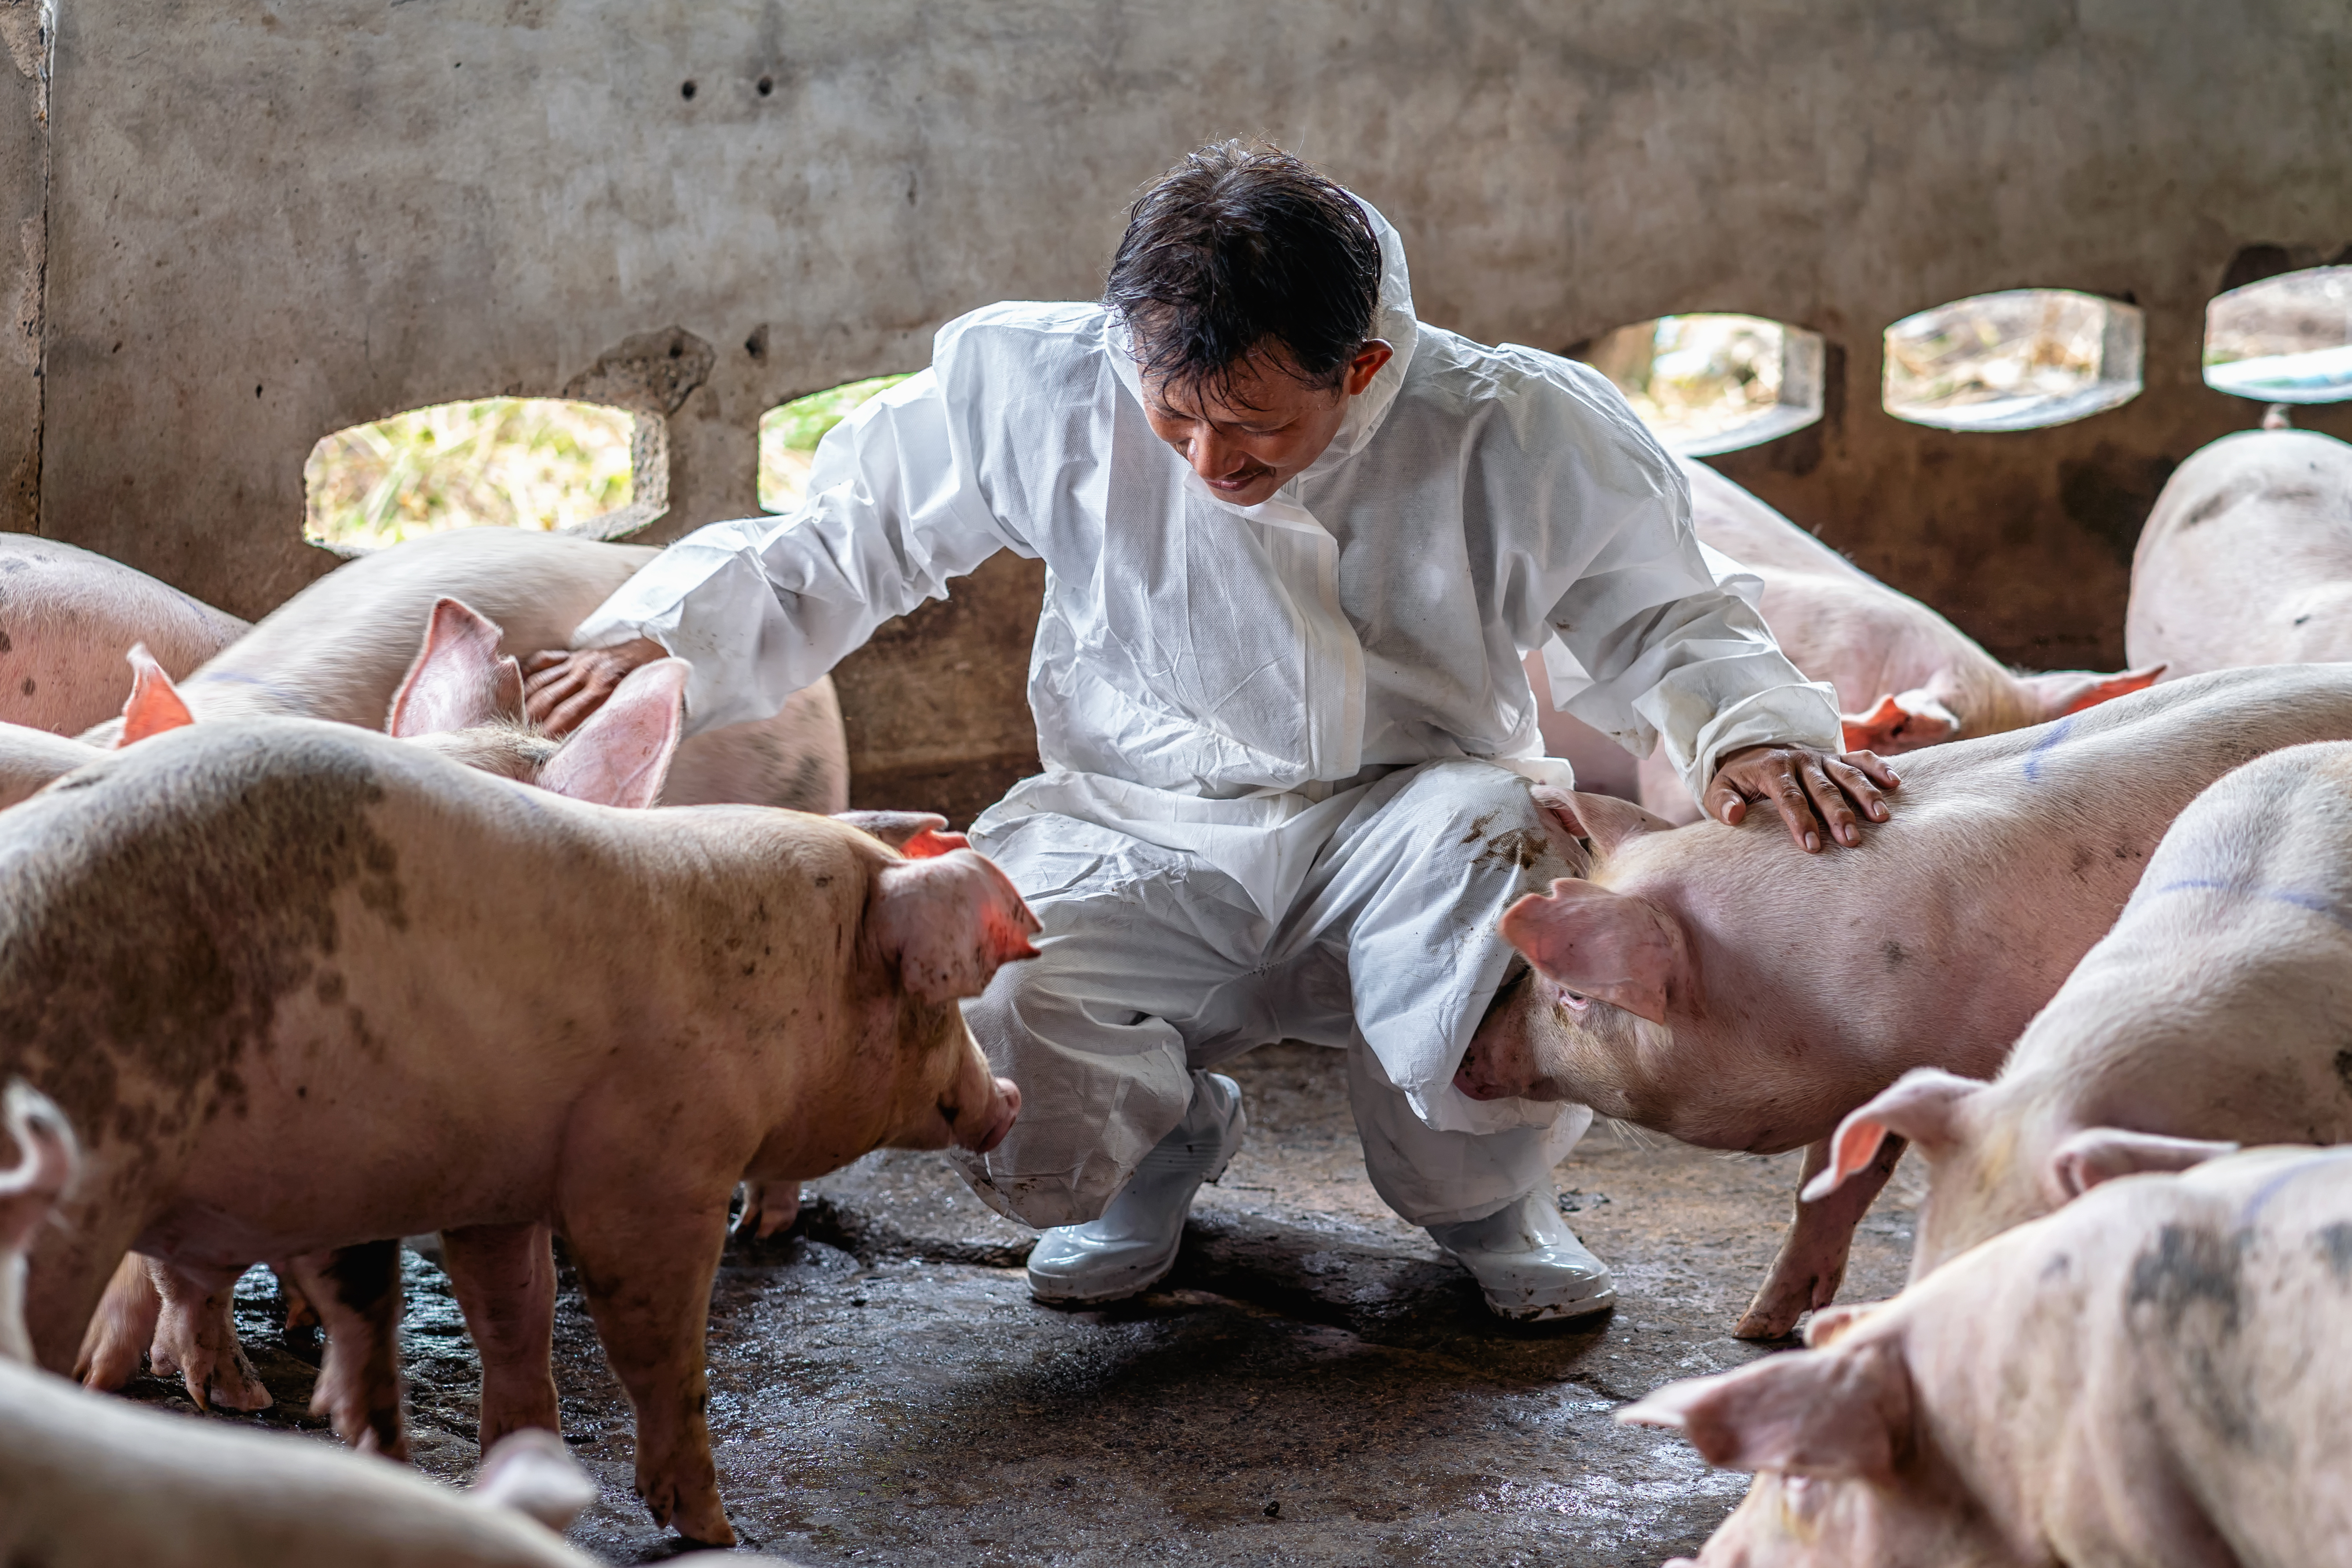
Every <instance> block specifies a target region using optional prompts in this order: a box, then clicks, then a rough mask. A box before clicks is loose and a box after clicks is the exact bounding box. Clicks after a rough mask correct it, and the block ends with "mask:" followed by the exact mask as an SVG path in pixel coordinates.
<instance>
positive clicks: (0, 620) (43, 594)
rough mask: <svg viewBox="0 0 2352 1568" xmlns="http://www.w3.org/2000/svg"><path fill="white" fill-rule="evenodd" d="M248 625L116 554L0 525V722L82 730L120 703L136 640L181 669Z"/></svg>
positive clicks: (179, 672) (127, 689)
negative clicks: (6, 530) (110, 556)
mask: <svg viewBox="0 0 2352 1568" xmlns="http://www.w3.org/2000/svg"><path fill="white" fill-rule="evenodd" d="M246 630H247V626H246V623H245V622H243V621H241V620H238V619H237V618H236V616H232V615H228V614H226V613H225V612H223V611H220V610H215V609H214V608H213V607H212V606H211V605H207V604H205V603H204V602H202V601H201V600H198V599H194V598H191V597H189V596H188V595H185V594H183V593H181V592H180V591H179V590H178V589H177V588H174V587H173V586H171V585H170V584H167V583H163V582H161V581H159V580H157V579H156V578H153V577H150V576H148V575H147V574H145V573H144V572H139V571H135V570H133V569H132V568H131V567H129V566H125V565H123V564H122V563H121V562H119V561H112V560H110V559H108V558H107V557H106V556H103V555H98V554H94V553H92V552H89V551H87V550H78V549H76V548H75V547H74V546H72V545H70V544H60V543H58V542H57V541H55V540H50V539H37V538H33V537H30V536H28V535H25V534H16V533H10V534H0V721H6V722H9V723H12V724H24V725H27V726H29V727H31V728H33V729H37V730H48V731H53V732H55V733H58V734H60V735H77V734H79V733H80V732H81V731H84V730H87V729H89V727H90V726H91V725H93V724H98V723H101V722H103V721H106V720H107V719H109V718H110V717H112V716H113V715H114V714H116V713H118V712H120V711H121V708H122V703H123V700H124V699H125V698H127V697H128V696H130V694H131V667H130V665H129V664H128V663H126V662H125V661H124V656H125V655H126V654H128V653H129V652H130V651H131V645H132V644H133V643H140V642H143V643H145V644H146V645H147V650H148V651H149V652H150V653H152V654H153V655H154V656H155V660H156V662H157V663H159V664H161V665H162V666H163V668H164V670H165V672H166V673H168V674H170V675H172V676H173V677H175V678H176V677H179V676H184V675H186V674H187V673H188V672H189V671H190V670H192V669H194V668H196V667H197V666H199V665H201V664H203V663H204V662H205V660H206V659H208V658H212V657H213V656H214V655H215V654H217V653H218V652H220V650H221V649H223V648H224V647H227V646H228V645H229V644H230V643H232V642H234V641H236V638H237V637H241V636H243V635H244V633H245V632H246Z"/></svg>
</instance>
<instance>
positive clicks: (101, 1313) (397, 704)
mask: <svg viewBox="0 0 2352 1568" xmlns="http://www.w3.org/2000/svg"><path fill="white" fill-rule="evenodd" d="M500 639H501V634H500V632H499V627H498V626H496V625H494V624H492V623H491V622H490V621H488V620H487V619H485V618H484V617H483V616H479V615H477V614H476V613H475V612H474V611H473V610H472V609H471V608H470V607H469V606H467V605H463V604H460V603H459V602H457V600H455V599H443V600H441V601H439V602H438V603H437V604H436V605H434V606H433V610H432V614H431V616H429V617H428V619H427V622H426V626H425V643H424V647H422V648H421V649H419V650H418V652H417V654H416V657H415V662H414V663H413V664H412V665H411V666H410V668H409V671H408V674H407V676H406V678H405V679H404V680H403V681H402V683H401V686H400V689H399V690H398V691H397V692H395V693H394V696H393V700H392V703H391V711H390V713H389V714H388V715H387V716H386V720H385V722H386V726H387V728H388V729H389V730H390V731H391V732H392V733H393V734H394V735H395V736H397V737H399V738H401V739H404V740H407V741H410V742H414V743H415V744H416V745H418V746H421V747H424V748H425V749H426V750H429V751H434V752H439V753H440V754H442V755H444V756H446V757H448V758H450V759H451V760H452V761H455V762H459V763H464V764H466V765H467V767H471V768H476V769H478V770H480V771H482V772H485V773H495V774H497V775H499V776H500V777H503V778H510V779H515V780H517V781H519V782H521V783H525V784H536V785H538V786H540V787H541V788H542V789H547V790H551V791H553V792H554V793H556V794H558V795H569V796H571V797H572V798H573V799H575V800H587V801H593V802H595V803H597V804H599V805H616V806H626V807H643V806H648V805H652V804H653V803H654V801H655V800H656V798H657V797H658V796H659V795H660V794H661V790H662V785H663V781H664V778H665V776H666V774H667V768H668V765H669V761H670V758H671V756H672V754H673V753H674V752H676V750H677V743H678V733H679V730H680V728H681V726H682V723H683V710H682V708H681V703H682V701H683V700H684V693H685V689H686V677H687V667H686V665H685V663H684V661H682V660H679V659H659V660H656V661H655V662H653V663H651V664H647V665H646V666H644V667H642V668H639V669H636V670H634V671H632V672H631V673H630V675H629V678H628V679H626V680H625V681H623V682H622V684H621V687H620V689H618V690H616V691H615V692H614V695H613V700H612V701H610V702H609V703H607V704H606V710H599V711H598V712H597V713H596V714H595V715H594V716H593V717H592V718H591V720H590V721H588V722H587V723H585V724H583V725H582V726H581V727H580V729H579V730H578V731H574V732H573V733H572V735H571V736H569V737H567V738H566V739H565V740H564V741H562V742H560V743H559V742H554V741H551V740H549V739H547V738H546V737H544V736H541V735H539V734H537V733H534V732H533V731H531V730H530V728H529V727H528V726H526V725H525V724H523V723H522V722H521V721H520V719H519V718H518V717H517V715H519V714H520V712H521V710H522V676H521V671H520V668H518V667H517V665H516V663H515V661H514V659H513V658H511V657H509V656H503V655H501V654H500V653H499V651H498V650H499V642H500ZM131 668H132V671H133V679H132V683H131V696H130V700H128V701H127V702H126V703H125V704H124V705H123V713H122V719H121V723H120V724H119V725H118V726H117V727H116V734H117V739H116V741H115V744H116V746H117V747H118V748H120V747H121V746H126V745H131V744H133V743H135V742H140V741H143V740H147V739H150V738H152V737H153V736H155V735H159V734H163V733H166V732H169V731H173V730H176V729H179V728H180V727H182V726H183V725H186V724H189V723H193V722H194V716H193V715H192V714H191V713H190V711H189V710H188V707H187V704H186V703H185V702H184V700H182V698H181V696H180V693H179V691H178V689H176V688H175V687H174V686H173V683H172V680H171V679H170V677H169V676H167V675H166V674H165V673H164V672H163V669H162V668H161V667H160V666H158V665H157V664H156V662H155V661H154V660H153V659H152V658H149V657H148V655H147V650H146V647H145V646H144V645H143V644H142V645H141V646H139V647H133V648H132V649H131ZM32 733H36V732H34V731H27V732H26V735H27V736H29V735H30V734H32ZM7 739H8V738H7V737H0V742H5V741H6V740H7ZM47 739H48V740H49V741H50V742H52V746H51V750H53V751H55V752H58V753H60V754H58V755H55V756H50V755H47V754H46V753H37V754H33V755H30V756H28V757H26V758H25V759H24V760H23V761H24V771H27V772H29V771H31V769H32V765H33V764H36V763H39V764H45V765H47V766H49V767H51V769H52V770H53V772H52V776H56V775H57V774H61V773H65V772H67V771H69V770H70V769H71V768H73V767H76V766H79V765H81V764H82V763H86V762H89V761H92V760H95V759H96V758H99V757H102V756H104V755H105V754H106V752H103V751H101V750H100V749H99V748H97V747H94V746H91V745H89V744H87V743H86V742H79V741H68V740H66V739H64V738H63V737H47ZM10 760H14V759H13V758H12V756H11V753H10V752H9V751H8V750H6V749H5V746H0V764H5V763H6V762H8V761H10ZM44 782H46V781H44ZM311 1261H312V1266H313V1267H323V1266H325V1264H326V1263H327V1262H328V1261H330V1260H318V1259H314V1260H311ZM278 1272H279V1274H280V1277H281V1279H282V1280H290V1279H292V1278H293V1277H294V1273H295V1272H296V1271H295V1269H294V1268H292V1266H291V1265H281V1266H280V1267H279V1269H278ZM234 1285H235V1280H234V1279H229V1280H226V1281H223V1280H219V1279H202V1278H198V1277H193V1276H189V1275H186V1274H184V1273H183V1272H182V1271H180V1270H177V1269H175V1268H173V1266H172V1265H171V1264H169V1263H167V1262H164V1261H163V1260H161V1259H154V1258H142V1257H141V1256H139V1255H138V1254H136V1253H133V1254H131V1255H130V1256H128V1257H127V1258H125V1259H124V1260H123V1263H122V1266H121V1268H120V1269H118V1271H117V1273H116V1275H115V1278H114V1279H113V1280H112V1281H111V1282H110V1284H109V1286H108V1288H107V1291H106V1295H105V1298H104V1300H102V1301H101V1303H100V1307H99V1309H98V1310H97V1312H96V1313H95V1314H94V1315H93V1316H92V1318H91V1320H90V1325H89V1330H88V1331H87V1333H86V1334H85V1336H84V1339H83V1344H82V1349H81V1352H80V1354H79V1356H78V1357H77V1358H76V1362H75V1365H74V1373H75V1375H76V1376H78V1377H79V1378H81V1379H82V1380H83V1381H84V1382H85V1383H87V1384H89V1386H91V1387H92V1388H101V1389H112V1388H120V1387H121V1386H122V1384H124V1383H125V1382H126V1381H128V1380H129V1378H130V1377H131V1374H132V1373H136V1372H137V1371H138V1370H139V1360H140V1356H141V1354H142V1352H144V1353H145V1355H146V1357H147V1360H148V1363H149V1365H150V1366H151V1367H152V1370H153V1371H154V1373H155V1374H156V1375H157V1376H159V1377H169V1376H172V1375H173V1374H174V1373H177V1374H178V1375H179V1376H180V1377H181V1378H182V1379H183V1380H184V1383H185V1384H186V1386H187V1390H188V1395H189V1397H190V1398H191V1399H193V1400H194V1402H195V1405H196V1407H197V1408H198V1409H199V1410H204V1409H209V1408H211V1407H212V1406H214V1405H219V1406H221V1407H222V1408H225V1409H229V1410H264V1409H267V1408H268V1406H269V1404H270V1395H269V1391H268V1389H267V1388H265V1387H264V1386H263V1385H262V1383H261V1380H260V1378H259V1377H258V1376H257V1374H256V1373H254V1370H253V1367H252V1365H251V1363H248V1362H247V1360H246V1357H245V1352H244V1349H243V1347H242V1346H241V1345H240V1344H239V1343H238V1341H237V1333H236V1322H235V1320H234V1318H233V1316H232V1313H231V1306H230V1292H231V1290H232V1289H233V1288H234ZM285 1289H286V1290H287V1293H288V1295H289V1298H291V1300H292V1301H293V1302H294V1319H295V1320H296V1321H311V1319H310V1304H309V1302H308V1300H306V1299H305V1298H304V1297H303V1296H302V1294H301V1292H300V1290H299V1289H298V1288H296V1287H295V1286H293V1285H292V1284H290V1283H289V1284H287V1285H286V1286H285Z"/></svg>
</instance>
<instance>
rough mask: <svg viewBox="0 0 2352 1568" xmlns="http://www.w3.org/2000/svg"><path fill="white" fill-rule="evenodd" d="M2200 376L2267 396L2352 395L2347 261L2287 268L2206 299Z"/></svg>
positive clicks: (2316, 399) (2292, 399)
mask: <svg viewBox="0 0 2352 1568" xmlns="http://www.w3.org/2000/svg"><path fill="white" fill-rule="evenodd" d="M2205 384H2206V385H2208V386H2210V387H2214V388H2216V389H2218V390H2220V391H2222V392H2227V393H2231V394H2234V395H2237V396H2239V397H2253V398H2259V399H2261V400H2262V401H2263V402H2264V403H2338V402H2341V401H2343V400H2344V399H2346V398H2347V397H2352V267H2315V268H2310V269H2309V270H2307V271H2303V272H2284V273H2281V274H2280V275H2279V276H2277V277H2275V278H2265V279H2263V280H2262V281H2261V282H2259V283H2249V284H2247V285H2246V286H2245V287H2244V288H2242V289H2231V290H2230V291H2229V292H2228V293H2226V294H2221V295H2217V296H2215V297H2214V299H2213V300H2212V302H2211V303H2210V304H2209V305H2207V306H2206V307H2205Z"/></svg>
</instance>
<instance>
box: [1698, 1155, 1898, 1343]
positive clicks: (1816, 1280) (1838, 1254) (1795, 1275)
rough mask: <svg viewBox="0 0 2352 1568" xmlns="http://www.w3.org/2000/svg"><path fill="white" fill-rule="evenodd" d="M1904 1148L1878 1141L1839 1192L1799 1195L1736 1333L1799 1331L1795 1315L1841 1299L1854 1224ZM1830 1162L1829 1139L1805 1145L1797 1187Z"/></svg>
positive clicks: (1766, 1335)
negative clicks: (1864, 1166)
mask: <svg viewBox="0 0 2352 1568" xmlns="http://www.w3.org/2000/svg"><path fill="white" fill-rule="evenodd" d="M1903 1150H1904V1141H1903V1140H1902V1139H1900V1138H1893V1137H1890V1138H1888V1139H1887V1140H1886V1141H1885V1142H1884V1143H1882V1144H1880V1145H1879V1149H1878V1158H1877V1159H1875V1160H1873V1161H1872V1162H1871V1163H1870V1168H1869V1169H1868V1170H1865V1171H1864V1172H1862V1173H1859V1174H1858V1175H1853V1176H1849V1177H1848V1178H1846V1181H1845V1183H1844V1184H1843V1185H1842V1186H1840V1187H1839V1188H1838V1190H1837V1191H1836V1192H1834V1193H1832V1194H1830V1195H1829V1196H1828V1197H1825V1198H1823V1199H1822V1201H1821V1202H1819V1203H1814V1204H1809V1203H1806V1202H1805V1201H1804V1200H1803V1199H1801V1198H1800V1199H1799V1200H1798V1202H1797V1218H1796V1222H1795V1223H1794V1224H1792V1225H1791V1226H1789V1234H1788V1235H1786V1236H1784V1237H1781V1238H1780V1256H1779V1257H1777V1258H1773V1259H1772V1272H1771V1273H1769V1274H1768V1275H1766V1276H1765V1277H1764V1286H1763V1289H1759V1290H1758V1291H1757V1292H1756V1299H1755V1300H1753V1301H1750V1302H1748V1314H1747V1316H1745V1317H1743V1318H1741V1319H1740V1320H1739V1326H1738V1328H1736V1329H1734V1330H1732V1332H1733V1333H1735V1334H1737V1335H1738V1336H1739V1337H1740V1338H1741V1339H1743V1340H1777V1339H1780V1338H1781V1337H1782V1336H1783V1335H1785V1334H1789V1333H1791V1332H1793V1331H1795V1330H1796V1327H1797V1320H1798V1319H1799V1318H1800V1317H1802V1316H1803V1315H1804V1314H1805V1313H1806V1312H1807V1311H1808V1310H1811V1309H1813V1308H1816V1307H1826V1306H1828V1305H1829V1304H1830V1303H1831V1302H1832V1301H1834V1300H1837V1290H1838V1285H1839V1282H1840V1281H1842V1280H1843V1279H1845V1259H1846V1254H1847V1253H1848V1252H1849V1251H1851V1250H1852V1249H1853V1227H1854V1226H1857V1225H1860V1224H1861V1223H1862V1216H1863V1215H1865V1214H1867V1213H1868V1212H1870V1205H1871V1203H1872V1201H1873V1200H1874V1199H1875V1198H1876V1197H1877V1196H1878V1193H1879V1189H1880V1188H1882V1187H1884V1186H1885V1185H1886V1182H1887V1178H1889V1177H1890V1176H1892V1175H1894V1174H1895V1163H1896V1162H1898V1161H1900V1160H1901V1159H1902V1158H1903ZM1829 1163H1830V1145H1829V1140H1828V1139H1826V1138H1824V1139H1822V1141H1821V1142H1818V1143H1809V1144H1807V1145H1806V1146H1805V1168H1804V1171H1803V1173H1802V1174H1801V1175H1799V1176H1798V1177H1797V1190H1798V1191H1799V1192H1800V1193H1801V1192H1803V1191H1804V1190H1805V1184H1806V1183H1807V1182H1810V1181H1811V1180H1812V1179H1813V1178H1814V1177H1815V1176H1817V1175H1819V1174H1820V1173H1822V1171H1823V1170H1825V1169H1827V1168H1828V1165H1829Z"/></svg>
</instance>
